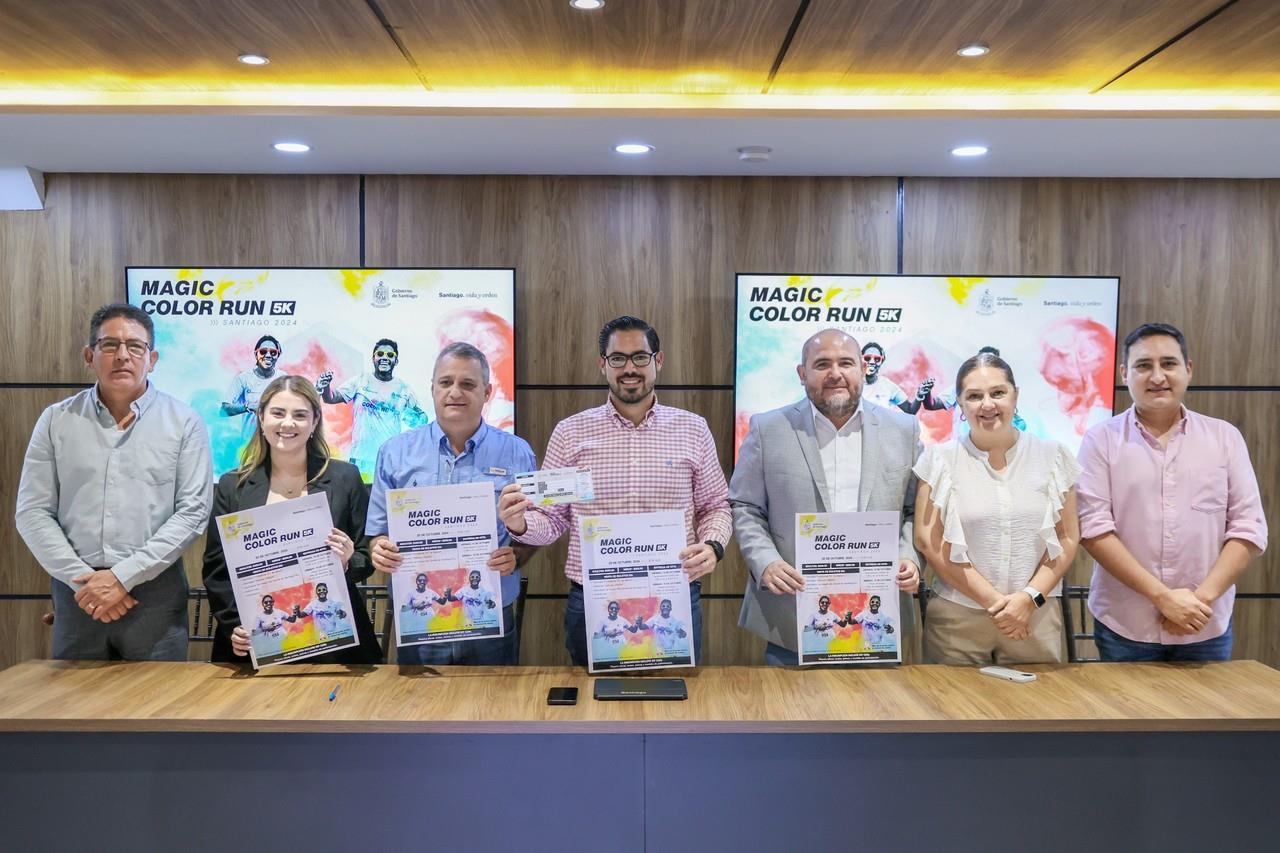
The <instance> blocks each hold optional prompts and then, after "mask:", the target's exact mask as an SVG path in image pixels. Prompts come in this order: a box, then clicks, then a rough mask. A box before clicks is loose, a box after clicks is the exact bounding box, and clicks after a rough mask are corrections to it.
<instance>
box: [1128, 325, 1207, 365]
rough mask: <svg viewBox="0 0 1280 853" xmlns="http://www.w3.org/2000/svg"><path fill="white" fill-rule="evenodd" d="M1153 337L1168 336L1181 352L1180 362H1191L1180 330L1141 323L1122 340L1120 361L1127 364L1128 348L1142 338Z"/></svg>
mask: <svg viewBox="0 0 1280 853" xmlns="http://www.w3.org/2000/svg"><path fill="white" fill-rule="evenodd" d="M1153 335H1168V336H1169V337H1171V338H1173V339H1174V340H1175V341H1177V342H1178V349H1180V350H1182V360H1183V361H1184V362H1188V361H1191V356H1190V355H1188V354H1187V337H1186V335H1184V334H1182V332H1181V330H1179V329H1178V327H1177V326H1171V325H1169V324H1168V323H1143V324H1142V325H1141V326H1139V327H1138V328H1136V329H1134V330H1133V331H1132V332H1130V333H1129V334H1128V335H1126V336H1125V339H1124V353H1123V355H1121V357H1120V358H1121V360H1122V361H1123V362H1124V363H1125V364H1128V363H1129V347H1131V346H1133V345H1134V344H1136V343H1137V342H1138V341H1140V340H1142V339H1143V338H1149V337H1151V336H1153Z"/></svg>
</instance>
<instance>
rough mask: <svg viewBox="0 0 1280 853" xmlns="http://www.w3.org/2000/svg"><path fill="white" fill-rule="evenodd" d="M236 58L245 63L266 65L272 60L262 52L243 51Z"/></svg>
mask: <svg viewBox="0 0 1280 853" xmlns="http://www.w3.org/2000/svg"><path fill="white" fill-rule="evenodd" d="M236 59H238V60H240V61H241V62H243V63H244V64H245V65H266V64H267V63H268V62H270V61H271V60H270V59H268V58H267V57H265V56H263V55H262V54H260V53H242V54H240V55H239V56H237V57H236Z"/></svg>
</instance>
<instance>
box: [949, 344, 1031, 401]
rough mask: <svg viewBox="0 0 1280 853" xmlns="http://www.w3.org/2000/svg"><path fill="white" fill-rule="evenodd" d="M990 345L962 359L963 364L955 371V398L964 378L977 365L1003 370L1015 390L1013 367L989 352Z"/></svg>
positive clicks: (961, 389)
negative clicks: (982, 350)
mask: <svg viewBox="0 0 1280 853" xmlns="http://www.w3.org/2000/svg"><path fill="white" fill-rule="evenodd" d="M991 349H992V347H987V348H986V350H985V351H984V352H979V353H978V354H977V355H975V356H972V357H970V358H966V359H965V360H964V364H962V365H960V370H959V371H957V372H956V399H957V400H959V399H960V396H961V392H962V391H963V390H964V378H965V377H966V376H968V375H969V374H970V373H973V371H975V370H977V369H978V368H979V367H995V368H997V369H999V370H1003V371H1004V375H1005V378H1006V379H1008V380H1009V384H1010V385H1012V386H1013V387H1014V389H1015V390H1016V389H1017V387H1018V383H1017V382H1015V381H1014V379H1013V368H1012V367H1010V366H1009V362H1007V361H1005V360H1004V359H1003V358H1001V357H1000V356H999V355H997V354H996V353H993V352H991Z"/></svg>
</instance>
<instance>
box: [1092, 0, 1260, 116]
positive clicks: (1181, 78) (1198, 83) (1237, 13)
mask: <svg viewBox="0 0 1280 853" xmlns="http://www.w3.org/2000/svg"><path fill="white" fill-rule="evenodd" d="M1107 91H1108V92H1127V93H1137V92H1169V91H1189V92H1195V91H1230V92H1238V93H1241V94H1275V93H1277V92H1280V0H1238V2H1237V3H1235V4H1233V5H1232V6H1230V7H1229V8H1227V9H1226V10H1224V11H1223V13H1222V14H1221V15H1218V16H1217V17H1215V18H1214V19H1213V20H1212V21H1209V22H1207V23H1206V24H1205V25H1204V26H1202V27H1200V28H1198V29H1197V30H1196V31H1195V32H1194V33H1191V34H1190V35H1189V36H1187V38H1185V39H1183V40H1181V41H1179V42H1177V43H1176V44H1173V45H1170V46H1169V48H1168V49H1166V50H1163V51H1161V52H1160V53H1159V54H1157V55H1156V56H1154V57H1152V58H1151V59H1150V60H1149V61H1147V62H1144V63H1143V64H1142V65H1141V66H1139V67H1138V68H1135V69H1134V70H1133V71H1131V72H1130V73H1129V74H1126V75H1125V76H1124V77H1122V78H1120V79H1119V80H1117V81H1116V82H1115V83H1113V84H1112V85H1110V86H1108V87H1107Z"/></svg>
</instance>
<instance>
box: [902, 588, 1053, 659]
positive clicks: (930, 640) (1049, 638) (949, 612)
mask: <svg viewBox="0 0 1280 853" xmlns="http://www.w3.org/2000/svg"><path fill="white" fill-rule="evenodd" d="M1064 659H1065V656H1064V654H1063V635H1062V605H1061V603H1060V602H1059V601H1058V599H1057V598H1056V597H1054V598H1050V599H1048V600H1047V601H1046V602H1045V604H1044V607H1041V608H1040V609H1039V610H1037V611H1036V612H1035V613H1033V614H1031V636H1029V637H1027V638H1026V639H1025V640H1011V639H1009V638H1008V637H1006V636H1004V635H1003V634H1001V633H1000V630H999V629H998V628H996V623H995V622H994V621H992V619H991V617H990V616H988V615H987V611H985V610H978V609H975V608H973V607H965V606H964V605H963V604H956V603H955V602H953V601H948V600H947V599H945V598H942V597H940V596H936V595H935V596H933V597H932V598H930V599H929V607H928V609H927V610H926V611H925V628H924V660H925V663H942V664H947V665H949V666H987V665H989V664H993V663H996V664H1011V663H1062V662H1063V660H1064Z"/></svg>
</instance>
